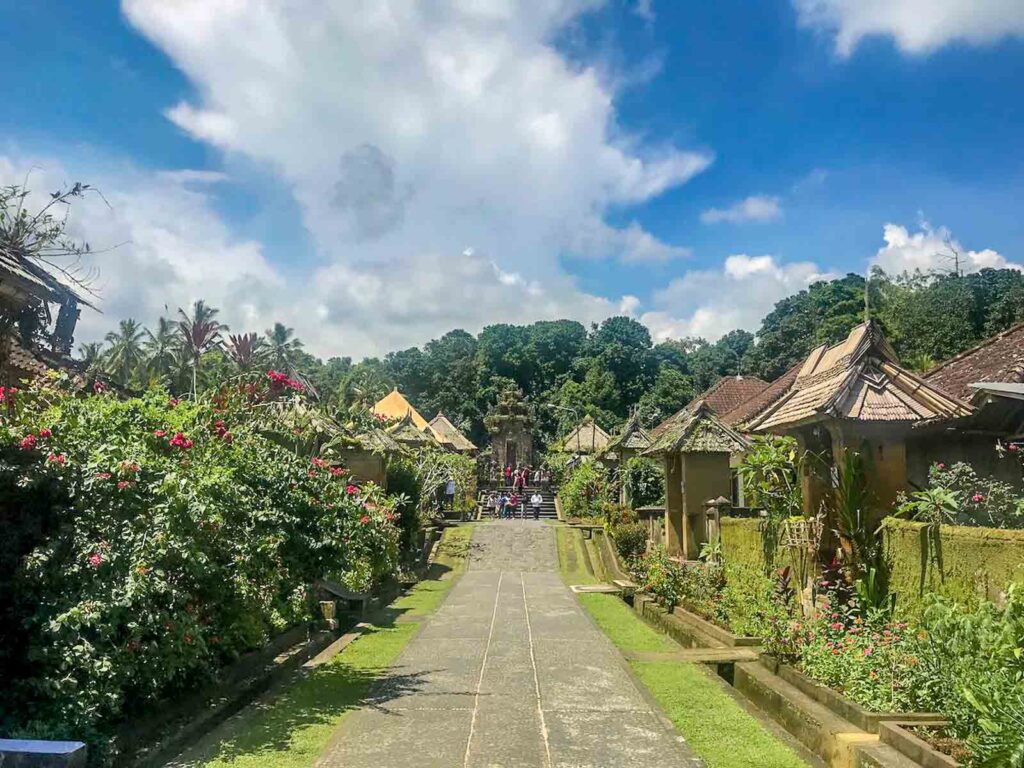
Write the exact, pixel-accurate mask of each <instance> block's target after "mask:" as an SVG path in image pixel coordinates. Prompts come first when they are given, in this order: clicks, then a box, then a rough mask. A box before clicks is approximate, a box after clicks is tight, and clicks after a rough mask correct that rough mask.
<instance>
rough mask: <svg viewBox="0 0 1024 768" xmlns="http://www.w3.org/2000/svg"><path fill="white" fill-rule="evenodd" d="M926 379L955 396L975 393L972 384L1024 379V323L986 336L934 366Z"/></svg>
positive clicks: (1017, 381)
mask: <svg viewBox="0 0 1024 768" xmlns="http://www.w3.org/2000/svg"><path fill="white" fill-rule="evenodd" d="M924 379H925V380H926V381H927V382H928V383H929V384H931V385H932V386H934V387H938V388H939V389H941V390H942V391H943V392H946V393H948V394H950V395H952V396H953V397H960V398H963V399H964V400H967V399H970V398H971V397H972V396H973V395H974V389H973V388H972V387H971V384H979V383H982V382H985V383H993V382H1002V383H1004V384H1020V383H1024V323H1020V324H1019V325H1015V326H1013V327H1012V328H1007V329H1006V330H1005V331H1003V332H1002V333H998V334H996V335H995V336H992V337H991V338H988V339H985V341H983V342H981V343H980V344H978V345H977V346H975V347H971V348H970V349H968V350H967V351H966V352H961V353H960V354H959V355H957V356H956V357H952V358H950V359H949V360H946V361H945V362H944V363H940V364H939V365H937V366H935V367H934V368H932V369H931V370H930V371H928V372H927V373H925V374H924Z"/></svg>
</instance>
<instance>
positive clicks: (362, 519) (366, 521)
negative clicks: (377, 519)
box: [359, 515, 370, 525]
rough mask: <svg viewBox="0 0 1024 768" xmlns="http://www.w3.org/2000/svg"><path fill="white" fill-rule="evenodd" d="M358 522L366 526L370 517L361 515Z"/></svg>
mask: <svg viewBox="0 0 1024 768" xmlns="http://www.w3.org/2000/svg"><path fill="white" fill-rule="evenodd" d="M359 522H360V523H362V524H363V525H366V524H367V523H368V522H370V516H369V515H363V516H362V517H360V518H359Z"/></svg>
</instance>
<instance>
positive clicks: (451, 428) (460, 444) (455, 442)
mask: <svg viewBox="0 0 1024 768" xmlns="http://www.w3.org/2000/svg"><path fill="white" fill-rule="evenodd" d="M428 426H429V427H430V429H431V431H432V432H433V433H434V437H436V438H437V440H438V442H440V443H442V444H443V445H445V446H446V447H449V448H451V450H453V451H456V452H458V453H470V452H472V451H475V450H476V446H475V445H473V443H472V442H471V441H470V440H469V438H467V437H466V436H465V435H464V434H462V432H460V431H459V428H458V427H456V426H455V425H454V424H452V423H451V421H450V420H449V419H448V417H447V416H445V415H444V414H443V413H439V414H437V416H435V417H434V418H432V419H431V420H430V424H429V425H428Z"/></svg>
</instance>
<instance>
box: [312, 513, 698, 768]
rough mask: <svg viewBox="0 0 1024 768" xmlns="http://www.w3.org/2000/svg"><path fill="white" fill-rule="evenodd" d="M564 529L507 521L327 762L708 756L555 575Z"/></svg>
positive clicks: (335, 740) (479, 534) (610, 762)
mask: <svg viewBox="0 0 1024 768" xmlns="http://www.w3.org/2000/svg"><path fill="white" fill-rule="evenodd" d="M557 567H558V564H557V555H556V551H555V537H554V529H553V528H552V527H551V526H549V525H545V524H543V523H534V522H532V521H498V522H494V523H491V524H488V525H482V526H479V527H478V528H477V529H476V531H475V532H474V536H473V544H472V552H471V555H470V562H469V567H468V569H467V571H466V573H465V574H463V576H462V578H461V580H460V581H459V583H458V584H457V585H456V586H455V587H454V588H453V589H452V591H451V592H450V593H449V595H448V597H447V599H446V600H445V602H444V604H443V605H442V606H441V607H440V609H439V610H438V611H437V612H436V613H435V614H434V615H433V616H432V617H431V618H430V619H429V620H428V622H427V624H426V626H424V628H423V630H422V631H421V632H420V633H419V634H418V635H417V636H416V638H415V639H414V640H413V641H412V642H411V643H410V644H409V645H408V646H407V647H406V649H405V651H404V652H403V653H402V655H401V656H400V657H399V659H398V661H397V662H396V663H395V665H394V667H393V668H392V669H391V673H390V674H389V675H388V676H387V677H386V678H385V679H384V680H383V681H382V682H381V684H379V685H378V686H377V687H376V689H375V690H374V693H373V696H372V699H371V701H370V702H368V704H367V705H366V706H365V707H363V708H362V709H360V710H358V711H357V712H354V713H352V714H351V715H350V716H349V717H348V718H346V719H345V721H344V722H343V723H342V725H341V726H340V727H339V728H338V731H337V732H336V733H335V734H334V736H333V737H332V739H331V742H330V744H329V745H328V747H327V749H326V750H325V752H324V754H323V755H322V756H321V758H320V759H319V761H318V762H317V764H316V765H317V766H318V768H342V767H344V768H371V767H372V768H381V767H382V766H386V767H387V768H405V767H406V766H409V767H410V768H412V767H413V766H415V768H429V767H430V766H437V767H441V766H443V767H444V768H451V767H452V766H467V767H468V766H472V768H482V767H483V766H501V768H518V767H523V768H526V767H527V766H529V767H530V768H533V767H534V766H538V767H542V766H543V767H551V768H555V767H559V768H562V767H566V768H567V767H568V766H573V767H574V768H584V767H586V768H590V767H591V766H593V767H597V766H601V767H602V768H634V767H636V768H640V767H641V766H642V767H643V768H661V767H662V766H665V767H666V768H667V767H668V766H672V767H673V768H677V767H679V766H698V765H700V763H699V761H697V760H696V758H694V757H693V755H692V753H691V752H690V751H689V750H688V748H687V747H686V745H685V744H683V743H682V741H681V739H680V738H679V737H678V736H677V735H676V734H675V733H674V732H673V731H672V730H671V726H670V725H668V724H667V722H666V721H664V720H663V719H662V718H661V717H660V715H658V714H657V713H656V712H655V710H654V708H653V705H652V704H651V703H650V702H649V701H648V699H647V698H646V696H645V695H644V693H642V692H641V690H640V689H639V688H638V687H637V684H636V683H634V681H633V678H632V677H631V675H630V673H629V670H628V667H627V666H626V664H625V662H624V661H623V659H622V657H621V656H620V654H619V653H618V651H617V650H616V649H615V648H614V646H612V644H611V643H610V641H609V640H608V639H607V638H606V637H605V636H604V635H603V634H602V633H601V632H600V631H599V630H598V629H597V628H596V627H595V626H594V625H593V624H592V623H591V622H590V620H589V618H588V616H587V615H586V614H585V613H584V611H583V609H582V608H581V607H580V606H579V604H578V603H577V601H576V599H575V597H574V596H573V595H572V593H571V592H570V591H569V589H568V588H567V587H566V586H565V585H564V584H563V583H562V581H561V579H560V578H559V576H558V573H557Z"/></svg>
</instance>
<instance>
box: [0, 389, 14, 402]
mask: <svg viewBox="0 0 1024 768" xmlns="http://www.w3.org/2000/svg"><path fill="white" fill-rule="evenodd" d="M17 393H18V390H17V388H16V387H0V403H6V402H10V403H11V405H14V396H15V395H16V394H17Z"/></svg>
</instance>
